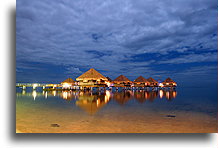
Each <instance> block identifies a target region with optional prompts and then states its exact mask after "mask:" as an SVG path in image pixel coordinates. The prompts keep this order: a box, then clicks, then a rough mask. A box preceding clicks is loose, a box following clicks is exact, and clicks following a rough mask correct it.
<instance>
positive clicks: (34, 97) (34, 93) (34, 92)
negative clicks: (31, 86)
mask: <svg viewBox="0 0 218 148" xmlns="http://www.w3.org/2000/svg"><path fill="white" fill-rule="evenodd" d="M32 95H33V99H34V101H35V99H36V96H37V93H36V91H35V90H34V91H33V93H32Z"/></svg>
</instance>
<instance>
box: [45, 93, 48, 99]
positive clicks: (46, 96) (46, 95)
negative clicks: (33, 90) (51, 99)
mask: <svg viewBox="0 0 218 148" xmlns="http://www.w3.org/2000/svg"><path fill="white" fill-rule="evenodd" d="M45 98H46V99H47V98H48V92H47V91H46V92H45Z"/></svg>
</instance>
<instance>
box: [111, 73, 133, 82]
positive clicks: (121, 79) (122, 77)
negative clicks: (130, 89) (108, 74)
mask: <svg viewBox="0 0 218 148" xmlns="http://www.w3.org/2000/svg"><path fill="white" fill-rule="evenodd" d="M114 81H120V82H123V81H130V80H129V79H128V78H127V77H125V76H124V75H120V76H119V77H117V78H116V79H114Z"/></svg>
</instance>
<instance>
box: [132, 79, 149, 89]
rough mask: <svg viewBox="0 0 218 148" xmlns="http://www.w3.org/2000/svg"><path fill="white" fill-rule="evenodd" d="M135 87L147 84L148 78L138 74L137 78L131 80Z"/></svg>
mask: <svg viewBox="0 0 218 148" xmlns="http://www.w3.org/2000/svg"><path fill="white" fill-rule="evenodd" d="M133 83H134V86H135V87H145V86H147V85H148V83H149V82H148V80H147V79H145V78H144V77H143V76H139V77H138V78H137V79H135V80H134V81H133Z"/></svg>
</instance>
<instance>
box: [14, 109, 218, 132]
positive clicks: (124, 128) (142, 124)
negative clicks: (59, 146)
mask: <svg viewBox="0 0 218 148" xmlns="http://www.w3.org/2000/svg"><path fill="white" fill-rule="evenodd" d="M117 111H119V109H114V111H112V112H110V113H109V114H107V113H106V112H107V110H106V111H105V113H104V112H103V113H96V114H95V115H88V114H85V113H81V112H77V113H78V114H72V113H71V112H67V111H64V110H63V111H60V110H55V109H54V110H49V111H48V110H46V109H45V110H43V109H41V111H40V113H37V112H35V110H31V109H29V110H28V111H27V110H25V109H24V110H20V111H19V110H18V112H17V123H16V129H17V130H18V133H19V132H22V133H215V132H217V124H216V123H217V122H216V118H214V117H211V116H210V115H207V114H204V113H195V112H193V113H190V112H185V111H184V112H181V111H180V112H177V113H174V114H169V112H161V113H158V112H153V113H152V112H149V111H148V112H146V113H145V112H141V111H140V110H134V109H128V110H120V111H119V114H117ZM33 112H35V113H33ZM53 125H55V126H53ZM57 125H58V126H57Z"/></svg>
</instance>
